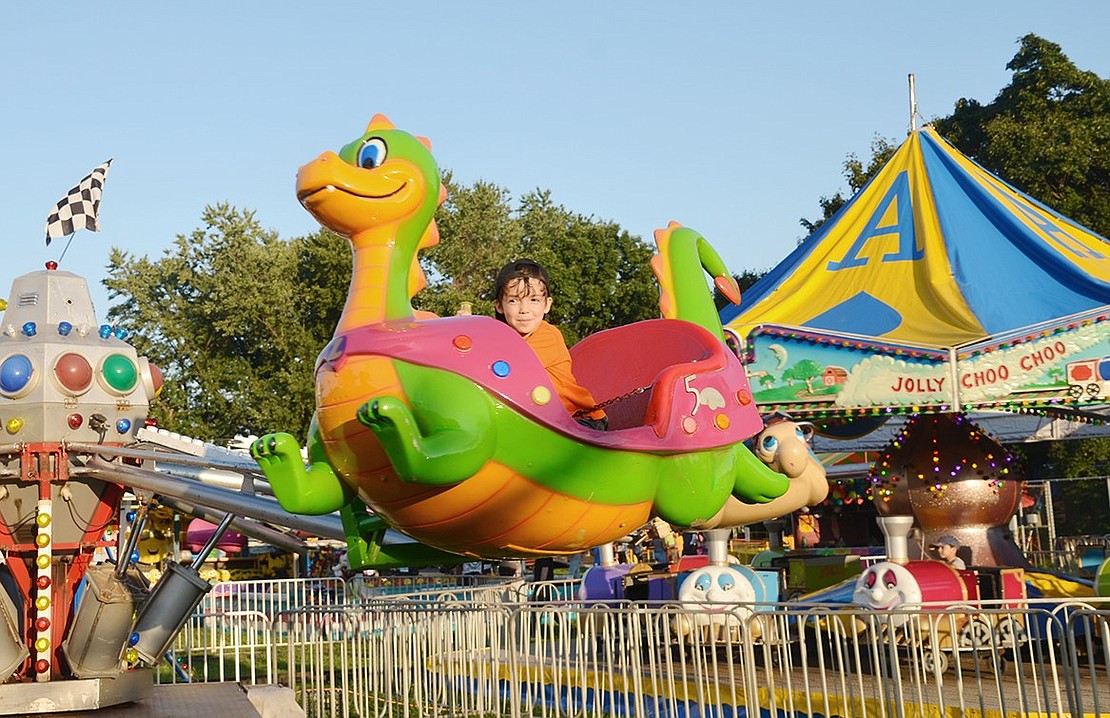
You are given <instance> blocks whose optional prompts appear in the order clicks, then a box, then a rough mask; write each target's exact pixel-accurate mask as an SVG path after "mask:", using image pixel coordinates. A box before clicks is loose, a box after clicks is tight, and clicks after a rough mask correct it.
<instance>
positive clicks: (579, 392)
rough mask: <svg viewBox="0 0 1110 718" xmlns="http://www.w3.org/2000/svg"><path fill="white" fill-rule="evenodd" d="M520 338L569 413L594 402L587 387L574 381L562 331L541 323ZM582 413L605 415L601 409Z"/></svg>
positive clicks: (596, 415)
mask: <svg viewBox="0 0 1110 718" xmlns="http://www.w3.org/2000/svg"><path fill="white" fill-rule="evenodd" d="M524 341H526V342H528V346H530V347H532V351H534V352H536V356H538V357H539V358H540V362H542V363H543V368H544V369H546V370H547V373H548V374H549V375H550V376H551V383H552V384H554V385H555V392H556V393H557V394H558V395H559V398H560V399H562V400H563V406H565V407H566V408H567V411H569V412H570V413H571V414H572V415H573V414H574V413H575V412H577V411H581V410H582V409H589V408H590V407H592V406H596V405H597V402H596V401H594V397H593V395H592V394H591V393H590V390H589V389H587V388H586V387H584V386H581V385H579V383H578V380H577V379H575V378H574V372H573V371H571V364H570V352H569V351H567V343H566V340H564V339H563V333H562V332H560V331H559V329H558V328H557V327H555V326H554V325H553V324H548V323H547V322H541V323H540V327H539V329H537V330H536V331H534V332H532V333H531V334H529V335H528V336H526V337H524ZM583 416H585V417H587V418H590V419H601V418H602V417H604V416H605V412H604V411H602V410H601V409H596V410H595V411H591V412H590V413H588V414H584V415H583Z"/></svg>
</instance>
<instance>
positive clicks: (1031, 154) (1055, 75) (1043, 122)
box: [936, 35, 1110, 235]
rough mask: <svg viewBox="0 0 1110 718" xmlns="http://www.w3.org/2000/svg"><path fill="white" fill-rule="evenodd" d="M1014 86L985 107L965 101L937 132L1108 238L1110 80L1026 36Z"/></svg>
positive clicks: (1013, 63) (1013, 68)
mask: <svg viewBox="0 0 1110 718" xmlns="http://www.w3.org/2000/svg"><path fill="white" fill-rule="evenodd" d="M1020 46H1021V47H1020V49H1019V50H1018V52H1017V54H1016V55H1014V58H1013V59H1012V60H1010V62H1009V64H1007V65H1006V69H1008V70H1010V71H1011V72H1012V73H1013V77H1012V79H1011V81H1010V84H1009V85H1007V86H1006V87H1004V88H1003V89H1002V91H1001V92H999V93H998V96H997V97H996V98H995V99H994V101H993V102H991V103H989V104H987V105H983V104H980V103H979V102H978V101H976V100H973V99H967V98H963V99H961V100H959V101H958V102H957V103H956V110H955V112H953V113H952V114H951V115H950V116H949V117H946V118H944V119H942V120H939V121H937V123H936V126H937V129H938V131H939V132H940V133H941V134H942V135H944V136H945V137H946V138H947V139H948V140H949V141H950V142H952V143H953V144H954V145H955V146H956V147H957V148H959V150H960V151H961V152H963V153H964V154H966V155H968V156H969V157H971V158H972V159H974V160H976V161H977V162H979V163H980V164H982V165H983V166H984V167H986V168H987V169H989V170H990V171H991V172H993V173H994V174H996V175H998V176H999V177H1001V178H1002V179H1004V180H1006V181H1007V182H1009V183H1010V184H1012V185H1014V186H1016V187H1017V188H1019V189H1021V190H1022V191H1023V192H1025V193H1026V194H1028V195H1030V196H1032V197H1035V198H1037V199H1039V200H1041V201H1042V202H1044V203H1045V204H1047V205H1049V206H1050V207H1052V208H1053V209H1055V210H1057V211H1059V212H1061V213H1062V214H1064V215H1065V216H1067V217H1070V218H1072V219H1074V220H1076V221H1078V222H1079V223H1081V224H1083V225H1086V226H1087V227H1090V228H1091V229H1093V230H1094V231H1096V232H1098V233H1100V234H1103V235H1107V234H1110V80H1104V79H1102V78H1100V77H1099V76H1098V75H1096V74H1094V73H1093V72H1087V71H1084V70H1080V69H1078V68H1077V67H1076V66H1075V65H1074V64H1073V63H1072V62H1071V61H1070V60H1069V59H1068V58H1067V56H1066V55H1064V53H1063V50H1062V49H1061V48H1060V46H1059V45H1057V44H1056V43H1053V42H1049V41H1048V40H1045V39H1043V38H1040V37H1037V36H1036V35H1026V36H1025V37H1023V38H1021V41H1020Z"/></svg>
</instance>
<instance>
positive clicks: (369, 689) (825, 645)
mask: <svg viewBox="0 0 1110 718" xmlns="http://www.w3.org/2000/svg"><path fill="white" fill-rule="evenodd" d="M570 588H571V587H570V586H569V583H568V584H567V585H563V586H559V585H551V586H542V585H541V586H540V587H538V590H537V587H536V586H534V585H532V586H522V585H521V584H519V583H515V584H503V585H502V586H499V587H498V586H482V587H457V588H456V589H454V590H447V589H446V588H444V587H437V588H436V589H434V590H431V591H422V592H414V593H410V594H407V595H404V596H389V597H379V598H374V599H370V600H365V601H362V602H359V603H356V604H331V605H327V604H323V603H315V604H313V605H311V606H303V607H290V608H287V609H285V610H281V611H279V612H277V613H276V614H272V615H270V616H269V617H267V616H266V615H265V614H263V613H262V612H260V611H255V610H246V611H240V610H232V611H227V612H222V613H221V612H217V613H198V614H197V615H196V616H194V618H193V619H192V620H191V621H190V623H189V624H188V626H187V628H186V630H185V631H183V632H182V634H181V636H180V637H179V639H178V642H177V645H176V654H177V658H178V668H179V670H177V671H172V672H171V671H163V680H180V679H182V678H183V677H184V676H183V675H182V674H185V675H187V676H188V678H189V679H190V680H235V681H243V682H250V683H281V684H283V685H286V686H289V687H290V688H292V689H293V691H294V692H295V694H296V696H297V700H298V702H299V703H300V705H301V706H302V707H303V708H304V709H305V710H306V712H307V713H308V714H309V715H311V716H444V715H450V716H495V715H497V716H499V715H508V716H571V715H573V716H590V717H592V716H598V717H599V718H600V717H601V716H618V715H620V716H652V717H655V716H675V717H676V718H677V717H678V716H742V715H743V716H749V715H757V714H758V715H770V716H784V717H785V716H788V715H789V716H793V715H811V716H833V715H839V716H908V715H948V714H952V715H983V716H1011V715H1013V716H1018V715H1064V714H1067V715H1100V714H1110V672H1108V670H1107V659H1108V656H1110V605H1103V604H1100V603H1098V602H1097V600H1096V599H1091V600H1090V601H1085V602H1059V601H1057V602H1049V601H1042V600H1031V601H1028V602H1023V603H1022V604H1021V605H1020V607H1018V608H1015V607H1014V606H1013V604H1012V601H1011V603H1010V604H1007V605H1003V604H1001V603H997V602H996V603H990V602H984V603H983V604H976V605H966V606H965V605H960V606H957V607H951V606H949V607H943V608H942V607H931V606H928V605H926V606H924V607H922V608H921V609H920V610H915V611H889V612H874V611H870V610H867V609H860V608H849V607H844V606H815V605H799V604H796V603H788V604H775V605H743V606H735V605H730V606H719V607H710V608H701V609H696V610H695V609H689V608H685V607H681V606H676V605H666V604H632V603H619V604H614V605H608V606H606V605H597V604H584V603H580V602H577V601H576V600H575V599H574V596H573V591H572V590H570ZM545 594H547V595H549V596H551V597H553V598H555V599H556V600H553V601H536V600H529V599H532V598H543V597H544V595H545ZM340 595H342V593H340ZM717 608H719V609H720V610H712V609H717ZM167 674H168V675H169V676H176V677H173V678H171V677H167Z"/></svg>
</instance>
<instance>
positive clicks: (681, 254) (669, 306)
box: [651, 222, 740, 340]
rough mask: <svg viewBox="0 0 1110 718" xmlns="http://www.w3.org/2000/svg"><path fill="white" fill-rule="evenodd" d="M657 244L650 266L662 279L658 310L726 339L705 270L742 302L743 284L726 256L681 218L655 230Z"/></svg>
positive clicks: (733, 299)
mask: <svg viewBox="0 0 1110 718" xmlns="http://www.w3.org/2000/svg"><path fill="white" fill-rule="evenodd" d="M655 244H656V246H657V247H658V248H659V253H658V254H656V255H655V256H654V257H652V259H651V269H652V271H653V272H655V277H656V279H657V280H658V281H659V310H660V311H661V312H662V313H663V316H664V317H666V318H668V319H685V320H686V321H689V322H694V323H695V324H699V325H701V326H703V327H705V328H706V329H708V330H709V331H711V332H713V334H714V335H715V336H718V337H721V338H722V340H723V339H724V331H723V330H722V329H721V317H720V315H719V314H718V313H717V307H716V305H715V304H714V303H713V294H712V293H711V292H710V291H709V287H708V285H706V283H705V278H704V275H703V274H702V272H708V273H709V275H710V276H711V277H713V282H714V284H715V285H716V287H717V288H718V289H719V290H720V291H721V294H723V295H724V296H725V297H726V298H727V299H728V300H729V301H730V302H732V303H733V304H739V303H740V288H739V287H738V286H737V284H736V279H734V278H733V276H732V275H731V274H730V273H729V271H728V268H727V267H726V266H725V263H724V260H722V259H721V256H720V255H719V254H717V251H716V250H715V249H713V247H712V245H710V244H709V241H708V240H706V239H705V237H702V236H701V235H700V234H698V233H697V232H695V231H694V230H692V229H690V228H689V227H683V226H682V225H681V224H679V223H678V222H671V223H670V224H668V225H667V227H666V229H657V230H655Z"/></svg>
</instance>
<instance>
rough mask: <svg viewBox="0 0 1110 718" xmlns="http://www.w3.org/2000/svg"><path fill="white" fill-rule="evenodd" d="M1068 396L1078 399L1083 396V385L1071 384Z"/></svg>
mask: <svg viewBox="0 0 1110 718" xmlns="http://www.w3.org/2000/svg"><path fill="white" fill-rule="evenodd" d="M1068 396H1069V397H1071V398H1072V399H1078V398H1079V397H1081V396H1083V387H1081V386H1079V385H1078V384H1069V385H1068Z"/></svg>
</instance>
